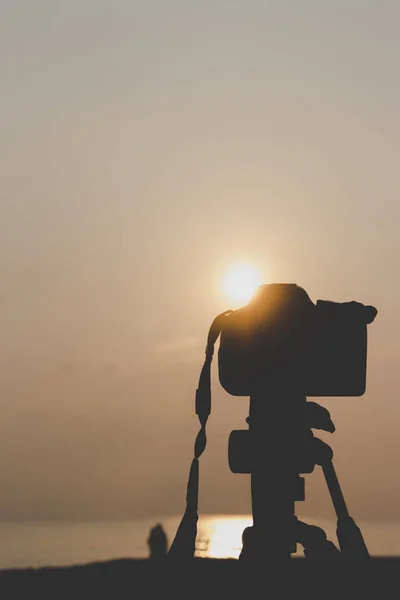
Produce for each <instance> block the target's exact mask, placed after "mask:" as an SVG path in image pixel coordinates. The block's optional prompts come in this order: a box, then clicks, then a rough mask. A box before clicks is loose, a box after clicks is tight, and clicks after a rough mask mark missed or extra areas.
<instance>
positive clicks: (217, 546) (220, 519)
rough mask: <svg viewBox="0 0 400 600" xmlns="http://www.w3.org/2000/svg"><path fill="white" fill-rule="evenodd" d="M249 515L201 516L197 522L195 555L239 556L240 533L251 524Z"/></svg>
mask: <svg viewBox="0 0 400 600" xmlns="http://www.w3.org/2000/svg"><path fill="white" fill-rule="evenodd" d="M252 523H253V519H252V518H251V517H250V516H244V515H237V516H235V515H233V516H231V515H230V516H223V515H221V516H212V517H211V516H210V517H202V518H201V519H200V521H199V524H198V536H197V542H196V556H198V557H201V558H239V554H240V551H241V549H242V533H243V530H244V529H245V528H246V527H249V526H250V525H252Z"/></svg>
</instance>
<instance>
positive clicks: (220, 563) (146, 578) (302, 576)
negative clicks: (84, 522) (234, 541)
mask: <svg viewBox="0 0 400 600" xmlns="http://www.w3.org/2000/svg"><path fill="white" fill-rule="evenodd" d="M399 575H400V558H387V559H383V558H379V559H378V558H374V559H371V560H369V561H367V562H364V561H363V562H359V561H352V562H349V561H347V562H342V561H341V562H338V561H335V562H331V561H326V560H324V561H321V560H317V561H305V560H304V559H297V560H296V559H295V560H292V561H291V562H290V563H289V564H288V565H287V566H284V567H282V566H281V567H276V566H274V565H272V564H271V565H262V566H261V568H256V567H255V566H252V567H251V568H249V567H248V566H245V565H244V564H243V563H242V562H239V561H237V560H210V559H196V560H192V561H190V562H188V563H171V562H170V563H168V564H165V563H164V564H162V563H152V562H150V561H147V560H133V559H121V560H116V561H111V562H103V563H93V564H88V565H82V566H72V567H65V568H42V569H13V570H7V571H0V598H1V600H3V599H6V598H14V597H15V598H35V599H36V598H38V599H39V598H43V597H44V594H46V597H50V598H57V599H58V598H97V597H99V596H100V595H101V596H104V597H108V598H115V599H116V600H117V599H119V598H125V597H126V598H128V597H129V598H163V599H165V600H167V599H169V598H176V596H177V595H178V594H179V596H180V597H181V596H182V597H184V598H185V599H188V600H190V598H192V597H196V598H197V597H202V598H203V599H204V600H207V599H208V598H221V599H222V600H225V599H227V600H229V598H231V597H232V596H235V597H242V598H243V600H245V599H247V598H253V597H257V598H258V597H262V596H264V597H265V596H269V597H271V598H274V599H275V598H285V599H286V598H289V596H288V594H293V593H294V594H295V595H293V596H292V597H293V598H295V597H296V598H298V597H300V598H302V597H304V598H306V597H307V598H308V597H309V596H310V595H311V596H312V597H316V596H318V597H319V598H325V597H328V596H329V597H336V598H347V597H348V598H352V599H354V600H359V599H363V598H379V599H381V598H386V597H389V595H390V597H397V593H396V592H398V588H399Z"/></svg>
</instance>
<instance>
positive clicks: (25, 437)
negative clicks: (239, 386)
mask: <svg viewBox="0 0 400 600" xmlns="http://www.w3.org/2000/svg"><path fill="white" fill-rule="evenodd" d="M399 19H400V6H399V3H398V2H397V1H395V0H393V1H390V0H381V1H380V2H377V1H376V2H373V1H367V0H363V1H362V0H357V1H356V0H336V2H328V1H327V0H325V1H321V0H301V1H300V0H290V1H289V0H270V1H266V0H247V1H246V2H243V1H241V2H239V1H237V0H230V1H228V0H201V1H197V0H113V1H112V2H111V1H110V0H79V1H78V0H68V1H67V0H35V2H32V1H29V0H2V2H1V3H0V57H1V58H0V97H1V106H0V173H1V186H0V273H1V276H0V307H1V308H0V325H1V328H0V330H1V341H0V391H1V410H0V490H1V494H0V518H15V519H18V518H26V519H39V518H40V519H46V518H82V519H84V518H118V517H121V518H122V517H140V516H141V515H152V514H157V513H169V514H175V513H179V512H181V511H182V510H183V508H184V498H185V485H186V477H187V469H188V466H189V464H190V460H191V458H192V438H193V436H194V435H195V433H196V430H197V422H196V418H195V415H194V410H193V397H194V390H195V388H196V386H197V377H198V372H199V369H200V367H201V364H202V360H203V351H204V341H205V337H206V334H207V329H208V326H209V323H210V322H211V320H212V318H213V317H214V316H215V314H217V313H218V312H220V311H221V310H224V309H226V308H229V301H228V300H227V299H226V298H224V297H223V295H222V294H221V292H220V281H221V277H222V275H223V273H224V270H225V269H226V268H227V267H228V266H229V265H231V264H234V263H235V262H236V261H237V260H238V259H240V258H242V257H244V258H245V259H247V260H248V261H249V262H250V263H253V264H255V265H257V266H258V267H259V268H260V269H261V270H262V272H263V277H264V281H265V282H266V283H268V282H270V281H290V282H296V283H298V284H300V285H302V286H303V287H304V288H305V289H306V290H307V291H308V292H309V294H310V296H311V298H312V299H313V300H314V301H315V300H317V299H318V298H324V299H330V300H337V301H346V300H358V301H361V302H364V303H366V304H374V305H376V306H377V308H378V309H379V317H378V319H377V321H376V323H375V324H374V325H373V326H371V328H370V352H369V379H368V393H367V394H366V396H365V397H364V398H362V399H351V400H346V399H332V400H329V401H325V402H324V403H325V405H326V406H328V407H329V409H330V410H331V413H332V416H333V418H334V420H335V422H336V424H337V433H336V434H335V435H334V436H333V437H332V445H333V448H334V450H335V456H336V465H337V469H338V473H339V476H341V477H342V480H343V488H344V492H345V494H346V495H347V497H348V502H349V506H350V508H351V511H352V512H353V513H354V515H355V516H357V517H358V516H359V517H360V518H361V517H362V518H373V519H380V518H393V517H400V508H399V506H400V481H399V479H398V457H399V453H400V436H399V427H398V423H399V419H400V406H399V397H398V390H399V375H398V373H399V369H398V366H397V363H398V359H399V355H400V331H399V329H400V327H399V325H400V315H399V305H400V283H399V280H398V272H399V263H400V261H399V253H400V241H399V235H398V228H399V222H400V203H399V192H400V169H399V150H400V116H399V106H400V74H399V68H398V57H399V54H400V38H399V35H398V23H399ZM247 409H248V402H247V400H246V399H244V398H243V399H240V398H231V397H228V395H227V394H225V393H223V392H222V391H221V388H220V386H219V383H218V382H217V381H216V382H215V384H214V407H213V415H212V418H211V422H210V427H209V445H208V449H207V452H206V455H205V456H204V460H203V465H202V476H201V477H202V478H201V484H202V492H201V502H200V511H201V512H203V513H204V512H242V511H243V512H247V511H248V510H249V508H250V503H249V478H248V477H246V476H238V475H232V474H231V473H230V472H229V469H228V465H227V439H228V435H229V432H230V430H231V429H232V428H240V427H242V426H244V425H245V423H244V418H245V417H246V414H247ZM307 485H308V492H307V498H308V501H309V502H308V504H307V505H305V506H304V507H302V511H303V513H307V514H313V515H329V516H330V515H331V514H332V509H331V508H330V506H329V501H328V494H327V492H326V491H325V490H324V488H323V486H322V475H321V474H320V473H318V474H314V475H312V476H311V477H310V478H309V484H307Z"/></svg>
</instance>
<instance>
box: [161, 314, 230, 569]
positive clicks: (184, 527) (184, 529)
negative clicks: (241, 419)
mask: <svg viewBox="0 0 400 600" xmlns="http://www.w3.org/2000/svg"><path fill="white" fill-rule="evenodd" d="M232 312H233V311H232V310H227V311H225V312H223V313H221V314H220V315H218V316H217V317H216V318H215V319H214V321H213V322H212V324H211V327H210V330H209V332H208V338H207V346H206V352H205V353H206V358H205V361H204V365H203V368H202V370H201V373H200V378H199V385H198V387H197V390H196V401H195V410H196V415H197V416H198V419H199V421H200V430H199V432H198V434H197V436H196V440H195V443H194V458H193V461H192V464H191V466H190V472H189V481H188V485H187V492H186V510H185V513H184V515H183V517H182V521H181V523H180V525H179V527H178V530H177V532H176V535H175V539H174V541H173V542H172V545H171V548H170V550H169V552H168V557H169V558H182V559H183V558H193V556H194V553H195V549H196V536H197V521H198V518H199V516H198V513H197V511H198V499H199V458H200V456H201V455H202V454H203V452H204V450H205V449H206V445H207V435H206V424H207V420H208V417H209V416H210V413H211V363H212V359H213V355H214V346H215V343H216V341H217V339H218V337H219V335H220V333H221V331H222V329H223V323H224V320H225V318H226V317H227V316H229V315H230V314H231V313H232Z"/></svg>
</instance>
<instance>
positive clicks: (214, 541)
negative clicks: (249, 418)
mask: <svg viewBox="0 0 400 600" xmlns="http://www.w3.org/2000/svg"><path fill="white" fill-rule="evenodd" d="M179 520H180V518H179V517H154V518H152V519H142V520H137V521H117V522H113V521H102V522H90V523H86V522H79V523H76V522H74V523H67V522H40V523H37V522H36V523H26V522H24V523H16V522H2V523H0V568H1V569H5V568H21V567H43V566H62V565H71V564H82V563H88V562H93V561H103V560H112V559H116V558H143V557H147V556H148V548H147V537H148V534H149V530H150V528H151V527H152V526H153V525H154V524H155V523H162V525H163V527H164V529H165V531H166V533H167V535H168V538H169V541H170V542H171V541H172V539H173V537H174V534H175V532H176V529H177V526H178V524H179ZM307 522H309V523H313V524H315V525H319V526H321V527H323V528H324V529H325V531H326V532H327V534H328V537H329V539H331V540H332V541H335V542H336V537H335V523H333V522H328V521H320V520H315V519H307ZM248 525H251V517H249V516H246V515H240V516H234V515H229V516H228V515H208V516H204V517H202V518H201V519H200V521H199V524H198V539H197V556H203V557H217V558H237V557H238V556H239V552H240V548H241V535H242V531H243V529H244V528H245V527H247V526H248ZM358 525H359V526H360V527H361V529H362V531H363V534H364V538H365V540H366V542H367V545H368V547H369V550H370V552H371V554H373V555H400V524H399V523H358Z"/></svg>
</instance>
